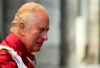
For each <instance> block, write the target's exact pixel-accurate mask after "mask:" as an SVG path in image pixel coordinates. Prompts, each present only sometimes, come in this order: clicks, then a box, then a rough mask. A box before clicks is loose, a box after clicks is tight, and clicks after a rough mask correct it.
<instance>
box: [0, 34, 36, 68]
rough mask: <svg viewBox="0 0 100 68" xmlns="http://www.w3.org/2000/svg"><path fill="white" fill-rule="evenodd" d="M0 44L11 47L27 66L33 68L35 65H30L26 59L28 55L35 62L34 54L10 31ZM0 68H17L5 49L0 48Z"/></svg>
mask: <svg viewBox="0 0 100 68" xmlns="http://www.w3.org/2000/svg"><path fill="white" fill-rule="evenodd" d="M0 45H3V46H8V47H10V48H13V49H14V50H15V51H16V52H17V53H18V55H19V56H20V57H21V58H22V60H23V62H24V64H25V65H26V66H27V68H35V66H34V65H32V64H31V62H30V61H29V60H28V59H27V57H28V58H29V59H31V60H32V61H33V62H34V63H35V64H36V60H35V56H34V55H33V54H32V53H31V52H29V51H28V49H27V48H26V47H25V45H24V44H23V43H22V42H21V41H20V40H19V39H18V37H17V36H16V35H15V34H14V33H10V34H9V35H8V36H7V37H6V39H5V40H3V41H2V43H1V44H0ZM0 68H18V66H17V64H16V62H15V61H14V60H13V59H12V57H11V55H10V54H9V52H7V51H6V50H0Z"/></svg>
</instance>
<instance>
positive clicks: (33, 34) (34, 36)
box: [24, 13, 49, 52]
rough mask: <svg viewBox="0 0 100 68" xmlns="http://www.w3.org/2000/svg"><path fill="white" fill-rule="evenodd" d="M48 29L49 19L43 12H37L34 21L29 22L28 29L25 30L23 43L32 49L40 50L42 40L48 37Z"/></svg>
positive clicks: (33, 50) (34, 50)
mask: <svg viewBox="0 0 100 68" xmlns="http://www.w3.org/2000/svg"><path fill="white" fill-rule="evenodd" d="M48 30H49V19H48V17H47V15H45V14H44V15H43V13H41V14H39V15H38V16H37V18H36V21H35V22H34V23H32V24H31V26H30V30H26V31H25V38H24V43H25V45H26V47H27V48H28V49H29V50H30V51H32V52H37V51H39V50H40V48H41V46H42V44H43V42H44V41H46V40H47V39H48V37H47V31H48Z"/></svg>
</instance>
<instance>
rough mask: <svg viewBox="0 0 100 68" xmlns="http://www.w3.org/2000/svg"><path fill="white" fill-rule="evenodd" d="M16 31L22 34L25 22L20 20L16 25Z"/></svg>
mask: <svg viewBox="0 0 100 68" xmlns="http://www.w3.org/2000/svg"><path fill="white" fill-rule="evenodd" d="M18 31H19V33H20V34H21V35H24V32H25V24H24V22H23V21H21V22H20V23H19V26H18Z"/></svg>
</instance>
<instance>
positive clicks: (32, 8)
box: [10, 2, 45, 31]
mask: <svg viewBox="0 0 100 68" xmlns="http://www.w3.org/2000/svg"><path fill="white" fill-rule="evenodd" d="M40 10H44V11H45V8H44V7H43V6H41V5H40V4H37V3H34V2H29V3H26V4H24V5H23V6H22V7H21V8H20V9H19V10H18V12H17V13H16V15H15V18H14V20H13V21H12V22H11V29H10V31H12V29H13V28H16V27H17V26H18V24H19V22H20V21H21V20H23V21H24V22H25V26H30V20H29V19H30V18H31V17H32V14H33V15H34V14H35V13H37V12H39V11H40ZM34 18H35V17H32V18H31V20H32V21H34Z"/></svg>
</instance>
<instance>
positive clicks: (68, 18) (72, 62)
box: [0, 0, 100, 68]
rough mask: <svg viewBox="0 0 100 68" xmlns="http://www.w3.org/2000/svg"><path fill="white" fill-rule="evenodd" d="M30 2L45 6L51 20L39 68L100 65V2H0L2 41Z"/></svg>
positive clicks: (39, 58)
mask: <svg viewBox="0 0 100 68" xmlns="http://www.w3.org/2000/svg"><path fill="white" fill-rule="evenodd" d="M30 1H33V2H37V3H40V4H42V5H43V6H44V7H45V8H46V9H47V11H48V14H49V18H50V31H49V33H48V36H49V39H48V41H47V42H45V43H44V45H43V47H42V49H41V51H40V52H39V53H36V58H37V66H36V68H88V65H89V66H91V65H92V67H90V68H96V67H98V66H99V64H100V43H99V42H100V41H99V38H100V33H99V32H100V30H99V29H100V0H0V42H1V41H2V40H3V39H4V38H5V37H6V36H7V35H8V34H9V32H10V31H9V30H10V29H9V28H10V24H11V22H12V21H13V18H14V15H15V13H16V12H17V10H18V9H19V7H20V6H21V5H22V4H24V3H26V2H30ZM95 65H96V67H95ZM98 68H99V67H98Z"/></svg>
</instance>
